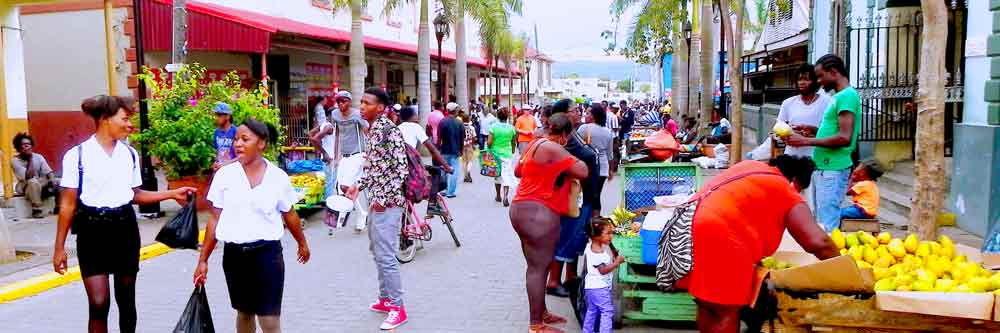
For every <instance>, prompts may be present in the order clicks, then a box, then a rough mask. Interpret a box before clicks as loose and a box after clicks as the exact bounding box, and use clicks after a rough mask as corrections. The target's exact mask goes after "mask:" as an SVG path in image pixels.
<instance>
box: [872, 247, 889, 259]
mask: <svg viewBox="0 0 1000 333" xmlns="http://www.w3.org/2000/svg"><path fill="white" fill-rule="evenodd" d="M875 254H877V255H878V256H879V257H890V256H892V255H891V254H889V248H888V247H886V246H885V245H879V246H878V247H877V248H875Z"/></svg>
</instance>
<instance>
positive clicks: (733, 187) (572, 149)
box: [11, 55, 881, 332]
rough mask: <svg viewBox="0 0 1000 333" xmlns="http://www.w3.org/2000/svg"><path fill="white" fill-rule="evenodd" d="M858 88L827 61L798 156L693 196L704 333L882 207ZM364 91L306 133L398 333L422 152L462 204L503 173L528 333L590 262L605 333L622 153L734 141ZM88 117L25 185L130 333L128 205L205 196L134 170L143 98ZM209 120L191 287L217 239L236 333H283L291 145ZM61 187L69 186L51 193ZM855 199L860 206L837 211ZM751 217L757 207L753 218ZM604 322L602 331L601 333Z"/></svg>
mask: <svg viewBox="0 0 1000 333" xmlns="http://www.w3.org/2000/svg"><path fill="white" fill-rule="evenodd" d="M849 82H850V81H849V80H848V78H847V72H846V69H845V67H844V63H843V61H842V60H841V59H840V58H838V57H836V56H833V55H828V56H824V57H822V58H820V59H819V61H818V62H817V64H816V66H815V67H813V66H811V65H806V66H802V68H800V69H799V71H798V87H799V95H797V96H794V97H791V98H789V99H788V100H786V101H785V102H784V103H782V106H781V111H780V113H779V115H778V119H779V120H780V121H783V122H786V123H788V124H790V126H791V127H792V128H793V130H794V131H793V133H791V134H790V135H786V136H784V137H781V138H780V139H781V140H782V141H783V142H784V143H785V144H787V145H788V148H787V149H786V150H785V154H784V155H781V156H774V157H773V158H772V159H770V161H768V162H767V163H763V162H757V161H747V162H742V163H738V164H735V165H732V166H731V167H730V168H729V169H728V170H726V171H724V172H722V173H721V174H720V175H719V176H717V177H716V178H715V179H714V180H712V181H710V182H708V183H707V184H706V185H705V186H704V187H703V188H702V189H701V191H700V192H698V193H697V194H695V198H697V200H699V201H700V202H699V208H700V209H699V210H698V211H697V212H698V213H697V214H694V217H693V221H694V222H693V227H692V232H691V234H692V237H693V239H694V240H696V241H695V242H693V243H694V245H693V246H694V248H693V251H694V252H697V253H698V254H699V255H698V256H697V257H696V261H695V262H694V266H693V269H692V271H691V272H690V273H689V274H688V275H687V276H686V277H685V278H684V279H683V280H681V281H679V282H678V284H677V285H678V286H680V287H682V288H685V289H687V290H688V291H689V292H690V293H691V295H693V296H694V297H695V298H696V300H697V304H698V309H699V310H698V326H699V329H700V330H701V331H703V332H736V331H737V330H738V328H739V322H738V321H739V316H738V314H739V309H740V308H741V307H742V306H743V305H746V304H747V302H748V301H749V295H750V292H749V290H750V288H751V280H752V274H753V272H752V267H753V264H755V263H756V262H757V261H759V260H760V259H761V258H762V257H764V256H767V255H769V254H771V253H773V252H774V250H775V249H776V248H777V246H778V243H779V242H780V240H781V236H782V234H783V233H784V231H785V230H786V229H787V230H788V231H789V232H790V233H791V235H792V236H793V237H794V238H795V240H797V241H798V242H799V243H800V244H802V245H803V248H805V249H806V250H807V251H809V252H810V253H813V254H815V255H816V256H817V257H819V258H821V259H824V258H829V257H832V256H835V255H837V251H836V249H835V247H833V245H832V242H831V241H830V239H829V237H827V236H826V232H829V231H830V230H832V229H833V228H834V227H836V226H837V225H838V224H839V221H840V219H841V218H842V217H851V218H865V217H868V218H870V217H873V216H875V215H876V214H877V205H878V202H877V197H878V194H877V193H878V192H877V186H876V185H875V183H874V182H875V181H876V180H877V179H878V177H879V175H880V174H881V170H880V169H879V168H878V166H877V164H875V163H869V162H866V163H861V164H857V163H855V161H853V160H852V158H851V154H852V153H853V150H854V147H855V146H856V142H857V135H858V130H859V128H858V126H859V117H860V103H859V99H858V96H857V92H856V91H855V90H854V89H853V88H851V87H850V84H849ZM820 88H825V90H827V91H829V92H830V93H831V94H832V95H827V94H826V93H822V92H820ZM355 97H357V96H352V95H351V94H350V93H349V92H346V91H341V92H338V93H337V94H336V95H334V96H332V97H331V98H323V99H321V100H318V101H316V104H315V106H314V107H312V108H311V109H312V110H313V111H314V112H315V113H314V116H315V118H316V124H318V125H317V126H315V127H314V128H312V129H311V130H310V132H309V139H310V141H311V142H312V144H313V145H314V146H315V147H316V148H317V151H318V153H319V156H320V158H321V159H322V160H323V161H324V162H325V165H326V170H325V172H326V174H327V176H326V179H327V188H326V195H327V196H333V195H342V196H345V197H347V198H349V199H351V200H355V201H356V202H364V203H365V204H366V205H367V209H366V210H365V211H366V212H367V214H366V215H367V218H357V219H356V220H357V221H356V224H355V226H354V230H355V232H356V233H361V232H363V231H365V230H367V231H368V236H369V238H370V242H371V246H370V251H371V253H372V255H373V261H374V264H375V266H376V269H377V272H378V280H379V283H378V285H379V288H378V289H379V290H378V295H377V298H376V300H375V301H374V302H373V303H372V304H371V305H370V306H369V308H370V309H371V310H372V311H377V312H382V313H385V314H386V317H385V320H384V321H383V323H382V324H381V325H380V328H381V329H394V328H396V327H398V326H400V325H402V324H403V323H405V322H406V321H407V319H408V317H407V313H406V309H405V306H404V304H405V303H404V292H403V282H402V277H401V275H400V270H399V266H400V263H399V261H398V260H397V259H396V257H395V252H396V250H397V249H398V247H399V241H400V237H399V233H400V230H401V223H402V217H403V216H404V214H405V213H406V212H405V209H406V208H405V207H407V203H408V200H409V201H412V200H411V199H409V197H408V195H407V193H406V192H407V191H406V186H407V185H408V184H407V180H408V179H409V178H408V177H410V175H412V174H413V170H412V169H411V168H413V167H414V166H413V165H412V163H411V159H410V157H411V156H412V155H411V154H410V152H412V151H420V152H422V153H421V154H419V155H422V156H424V157H423V160H421V161H420V163H418V164H419V166H418V167H421V168H423V167H424V166H435V167H434V168H429V169H428V170H441V172H437V173H432V175H431V176H432V178H433V180H432V181H430V182H429V183H430V184H431V190H430V191H431V193H442V194H443V197H444V198H446V199H450V198H455V197H457V196H459V195H462V191H460V188H459V184H460V183H462V182H464V183H476V181H475V180H474V177H473V173H474V166H475V165H476V164H477V163H476V162H477V159H480V160H482V159H485V158H490V159H492V160H495V161H497V164H498V172H496V173H495V174H491V175H489V177H491V178H493V179H492V183H493V186H494V189H495V201H496V203H497V205H502V206H503V207H509V214H510V221H511V225H512V228H513V232H514V233H515V234H516V235H517V237H518V238H519V240H520V243H521V247H522V250H523V254H524V257H525V262H526V268H525V289H526V292H527V296H528V312H529V318H530V326H529V331H531V332H562V330H561V329H559V328H557V326H558V325H560V324H563V323H566V319H565V318H563V317H560V316H558V315H556V314H553V313H552V312H550V311H549V310H548V307H547V306H546V295H552V296H556V297H568V295H569V294H570V293H569V291H568V290H567V289H566V287H565V285H566V282H567V281H571V280H575V279H577V278H578V276H577V273H578V272H579V271H580V268H579V267H578V265H577V263H578V262H579V261H581V259H583V258H586V259H585V260H586V262H587V266H586V267H584V268H583V269H582V270H583V271H584V272H586V273H587V277H586V278H585V279H584V284H585V286H584V288H585V290H586V292H585V293H584V297H585V298H586V299H587V303H588V304H589V306H588V312H587V315H586V320H585V324H584V332H595V331H599V332H609V331H610V330H611V326H610V322H611V321H610V318H611V317H612V315H613V313H614V311H616V309H614V308H613V306H612V305H611V304H612V302H611V294H610V290H611V289H610V288H611V279H610V274H613V272H614V271H615V268H616V267H617V266H618V265H621V264H622V262H623V258H622V257H620V256H619V255H618V254H617V253H616V252H615V251H614V250H613V249H612V248H611V247H610V238H611V228H610V227H609V225H607V224H606V223H604V222H602V221H601V220H600V219H593V218H592V217H595V216H601V215H602V212H603V211H604V207H606V206H605V205H604V204H602V201H601V194H602V192H603V190H604V186H605V183H606V182H609V181H612V180H613V179H614V178H615V175H616V173H617V171H618V170H617V166H618V165H619V164H620V162H621V158H622V157H621V156H620V151H621V145H622V142H623V141H624V140H625V139H627V138H628V135H629V132H630V131H631V129H632V128H634V127H635V126H657V127H660V128H662V129H663V130H666V131H669V132H670V134H671V135H672V136H675V137H676V138H677V139H678V141H679V142H682V143H684V142H699V141H701V140H709V141H713V140H714V141H717V142H724V141H725V140H726V137H727V134H728V131H729V129H730V126H731V125H730V124H729V122H728V120H726V119H725V117H724V115H722V114H720V115H719V117H718V121H717V122H714V123H712V124H707V125H709V126H711V128H712V131H711V134H710V135H708V136H704V137H699V136H698V128H697V120H695V119H693V118H688V117H682V118H681V119H680V123H678V122H677V121H676V120H674V119H673V116H671V110H670V106H669V104H667V105H659V104H656V103H651V102H638V103H633V104H632V105H630V104H629V102H628V101H620V102H618V103H614V102H607V101H603V102H594V103H586V104H577V103H574V102H573V101H572V100H569V99H564V100H559V101H557V102H554V103H552V104H549V105H544V106H533V105H525V106H523V107H522V108H520V109H518V108H516V107H515V106H503V107H501V106H497V105H486V104H485V103H481V102H478V101H471V102H470V103H469V108H468V110H466V109H464V108H463V107H462V106H460V105H459V104H457V103H455V102H448V103H436V104H435V105H434V108H433V110H431V111H430V112H429V113H428V116H427V121H426V125H422V124H421V123H420V116H419V115H420V113H419V112H418V111H417V109H416V108H415V107H414V106H412V102H411V101H407V102H406V103H405V105H400V104H392V101H391V99H390V98H389V96H388V95H387V94H386V92H385V91H384V90H383V89H380V88H370V89H367V90H365V91H364V95H363V96H360V99H361V103H360V105H361V107H360V109H354V108H352V107H351V103H352V101H353V98H355ZM81 108H82V109H83V111H84V113H86V114H87V115H88V116H90V117H91V118H92V119H93V121H94V123H95V125H96V126H95V127H96V130H95V132H94V135H92V136H91V137H89V138H88V139H87V140H85V141H84V142H82V143H80V144H78V145H76V146H74V147H72V148H71V149H69V150H68V151H66V152H65V154H64V155H63V159H62V170H65V171H67V172H64V173H63V174H62V175H61V177H58V178H57V177H55V175H54V174H53V172H52V169H51V168H50V167H49V166H48V164H47V162H46V161H45V159H44V158H43V157H42V156H41V155H39V154H37V153H34V152H33V150H32V148H33V147H34V144H35V142H34V140H33V139H32V137H31V136H28V135H26V134H19V135H17V136H16V137H15V138H14V141H13V144H14V147H15V148H16V150H17V153H18V154H17V155H15V158H14V159H12V161H11V164H12V166H13V169H14V171H15V175H16V176H17V184H16V186H15V189H16V191H17V192H18V193H20V194H23V195H24V196H26V197H27V199H28V201H29V202H30V203H31V206H32V209H33V212H32V213H33V215H36V216H38V215H42V214H44V212H41V201H42V200H43V199H44V198H45V197H46V196H52V195H58V196H59V200H58V202H59V206H58V207H59V208H61V209H59V208H57V211H58V214H59V218H58V228H57V234H56V246H55V249H54V255H53V267H54V269H55V271H57V272H60V273H64V272H65V271H66V269H67V254H66V250H65V247H64V243H65V241H66V239H67V235H68V234H69V233H70V232H72V233H74V234H76V235H77V236H76V243H77V245H76V251H77V256H78V257H79V263H80V270H81V275H82V277H83V281H84V287H85V289H86V293H87V299H88V303H89V306H90V307H89V310H90V311H89V313H90V315H89V321H88V330H89V331H90V332H105V331H107V315H108V311H109V307H110V305H109V299H110V290H111V288H110V287H109V285H110V283H111V282H110V281H113V282H114V284H115V286H114V292H115V301H116V302H117V304H118V306H119V313H120V315H119V320H120V324H119V326H120V328H121V330H122V331H123V332H133V331H135V327H136V322H135V321H136V309H135V283H136V281H135V280H136V274H137V272H138V269H139V266H138V248H139V234H138V227H137V224H136V220H135V212H134V211H133V208H132V204H135V203H139V204H141V203H152V202H159V201H164V200H170V199H173V200H177V201H181V202H183V201H184V200H186V198H187V197H188V196H189V195H190V194H192V193H193V192H195V191H196V190H195V189H194V188H187V187H184V188H179V189H175V190H170V191H161V192H151V191H144V190H141V189H140V185H141V184H142V178H141V176H140V174H139V169H140V166H139V159H137V157H136V156H137V155H136V152H135V150H134V149H133V148H131V147H130V146H129V145H128V144H127V143H126V142H125V139H126V138H127V136H128V135H129V134H130V133H132V132H133V131H134V128H133V127H132V124H131V121H130V119H131V116H132V115H133V113H134V112H135V109H134V101H133V100H131V99H129V98H125V97H115V96H103V95H101V96H95V97H93V98H90V99H87V100H85V101H84V102H83V103H82V106H81ZM213 110H214V112H215V113H216V120H217V121H216V125H217V128H216V130H215V132H214V134H213V145H214V147H215V149H216V152H217V153H216V160H215V162H214V163H213V165H212V170H213V172H214V177H213V180H212V184H211V186H210V189H209V190H208V193H207V199H208V201H210V202H211V206H212V207H211V218H210V220H209V222H208V224H207V227H206V233H205V234H206V235H205V241H204V245H203V247H202V250H201V255H200V257H199V259H198V261H197V263H196V266H195V267H196V268H195V271H194V274H193V281H194V283H195V284H203V283H205V281H206V277H207V274H208V271H209V265H208V259H209V257H210V256H211V254H212V252H213V250H214V248H215V247H216V245H217V244H218V243H219V242H222V243H223V245H222V246H223V247H224V249H225V251H224V254H223V260H222V270H223V273H224V275H225V277H226V279H225V280H226V284H227V287H228V289H229V295H230V302H231V305H232V307H233V308H234V309H235V310H236V311H237V314H238V315H237V323H236V327H237V331H238V332H254V331H255V330H256V328H257V326H259V327H260V328H261V329H262V330H263V331H264V332H279V331H280V314H281V298H282V291H283V287H284V262H283V259H282V245H281V242H280V239H281V238H282V237H283V235H284V232H285V230H286V229H287V230H288V232H289V233H290V234H291V235H292V237H293V238H294V240H295V241H296V243H297V245H298V248H297V257H298V261H299V262H300V263H303V264H304V263H306V262H308V260H309V258H310V249H309V245H308V242H307V240H306V237H305V235H304V233H303V230H302V224H301V221H300V220H299V217H298V215H297V214H296V212H295V211H294V209H293V206H294V204H295V202H292V200H293V198H295V195H294V194H293V190H292V188H291V183H290V181H289V176H288V175H287V173H286V172H285V171H284V170H282V169H281V168H279V167H278V166H276V165H275V164H274V163H272V162H271V161H268V160H267V159H266V158H264V152H265V151H266V150H267V147H269V146H272V145H275V144H277V142H276V140H277V137H278V134H277V131H276V129H275V128H273V127H271V126H270V125H267V124H265V123H262V122H259V121H257V120H255V119H252V118H251V119H247V120H244V121H243V122H242V123H239V124H236V123H234V122H233V118H232V113H233V110H232V108H231V107H230V106H229V105H228V104H226V103H218V104H216V105H215V106H214V108H213ZM358 154H363V155H358ZM358 156H363V159H364V164H363V167H362V169H363V172H361V176H360V177H359V178H358V179H356V180H355V181H352V182H349V183H339V182H338V181H337V180H338V177H337V172H338V168H339V167H340V165H339V163H340V162H341V161H344V160H345V159H349V158H357V157H358ZM814 170H815V172H814ZM123 175H124V176H123ZM484 183H485V182H484ZM55 184H58V185H59V187H61V189H62V190H61V191H58V190H55ZM848 188H850V191H848ZM511 192H513V193H511ZM848 193H850V194H851V195H852V196H853V199H854V200H853V203H854V204H853V205H851V206H849V207H841V205H840V203H841V201H843V198H844V197H845V195H847V194H848ZM709 194H713V195H709ZM428 198H429V199H428V201H429V202H428V209H427V214H428V215H434V214H443V212H442V211H441V207H440V205H439V204H440V203H439V202H437V200H439V199H437V198H438V196H436V195H430V196H429V197H428ZM810 207H813V209H810ZM747 211H754V212H756V213H755V214H754V216H753V217H752V218H753V223H750V221H749V220H748V218H750V216H747V215H746V214H745V212H747ZM813 212H815V216H816V218H815V219H814V217H813V216H814V213H813ZM341 214H344V213H341V212H338V211H334V210H328V211H327V212H326V213H325V215H324V221H325V224H326V225H327V226H328V227H329V234H330V235H331V236H332V235H333V234H334V230H335V229H336V228H339V227H343V226H346V223H347V221H348V219H349V215H347V214H344V216H341ZM817 221H818V222H817ZM748 226H749V227H748ZM748 228H749V229H748ZM112 278H113V280H112ZM597 318H600V323H601V324H600V325H596V324H595V322H596V321H597Z"/></svg>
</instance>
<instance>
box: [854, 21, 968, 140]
mask: <svg viewBox="0 0 1000 333" xmlns="http://www.w3.org/2000/svg"><path fill="white" fill-rule="evenodd" d="M949 8H950V10H949V15H948V16H949V24H948V42H947V53H946V54H947V56H946V65H945V66H946V68H945V70H946V72H947V73H946V82H945V87H946V88H945V103H946V104H945V133H944V134H945V155H946V156H951V152H952V144H953V139H952V138H953V134H952V132H953V131H952V125H953V124H954V123H955V122H956V121H960V120H961V110H962V99H963V98H964V87H963V81H962V76H963V73H964V69H965V65H964V61H963V60H962V55H964V54H965V24H966V20H965V14H966V9H965V2H964V1H950V3H949ZM896 10H897V12H895V13H879V14H874V15H871V16H864V17H857V18H848V19H846V22H847V25H846V32H847V36H848V38H849V42H848V43H846V45H845V46H846V47H845V52H846V56H845V59H844V60H845V61H846V62H847V67H848V74H849V76H850V78H851V80H852V84H853V86H854V87H855V89H857V90H858V95H859V97H860V98H861V108H862V112H861V132H860V133H859V135H858V141H867V142H877V141H911V142H912V141H913V140H914V138H915V136H916V127H917V125H916V124H917V112H916V111H917V107H916V102H915V101H914V98H915V97H916V93H917V71H918V69H919V68H920V47H921V38H922V36H921V30H922V25H923V24H922V16H921V15H922V14H921V12H920V11H919V10H906V9H904V8H901V9H896Z"/></svg>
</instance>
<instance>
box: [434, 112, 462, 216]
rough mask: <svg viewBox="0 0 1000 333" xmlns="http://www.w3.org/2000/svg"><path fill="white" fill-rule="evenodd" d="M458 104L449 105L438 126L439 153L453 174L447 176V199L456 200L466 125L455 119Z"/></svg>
mask: <svg viewBox="0 0 1000 333" xmlns="http://www.w3.org/2000/svg"><path fill="white" fill-rule="evenodd" d="M457 109H458V104H456V103H448V113H447V114H448V115H447V116H446V117H445V118H444V119H442V120H441V123H440V124H438V133H437V134H438V140H440V144H439V145H438V151H440V152H441V156H442V157H444V160H445V161H447V162H448V165H450V166H451V168H452V170H455V171H456V172H452V173H451V174H449V175H447V179H448V188H447V189H446V190H445V195H444V196H445V197H446V198H454V197H455V196H456V195H455V191H456V190H458V175H459V172H457V171H458V170H461V167H462V164H461V163H460V161H459V157H460V156H461V155H462V147H463V145H464V144H465V125H464V124H462V121H461V120H458V118H455V116H456V115H457V112H456V111H457Z"/></svg>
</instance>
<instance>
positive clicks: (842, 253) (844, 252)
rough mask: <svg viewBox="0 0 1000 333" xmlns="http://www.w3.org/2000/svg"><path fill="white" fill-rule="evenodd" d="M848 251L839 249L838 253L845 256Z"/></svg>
mask: <svg viewBox="0 0 1000 333" xmlns="http://www.w3.org/2000/svg"><path fill="white" fill-rule="evenodd" d="M848 253H850V251H847V249H840V255H842V256H846V255H847V254H848Z"/></svg>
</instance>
